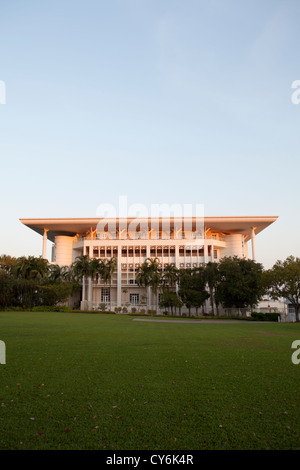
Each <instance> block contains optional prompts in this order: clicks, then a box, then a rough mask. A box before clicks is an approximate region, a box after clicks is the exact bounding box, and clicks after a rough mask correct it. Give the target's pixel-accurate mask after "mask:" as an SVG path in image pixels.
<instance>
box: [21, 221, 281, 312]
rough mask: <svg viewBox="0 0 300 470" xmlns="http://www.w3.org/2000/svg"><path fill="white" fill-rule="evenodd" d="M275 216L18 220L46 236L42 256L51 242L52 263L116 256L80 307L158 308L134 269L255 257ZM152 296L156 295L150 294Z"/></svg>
mask: <svg viewBox="0 0 300 470" xmlns="http://www.w3.org/2000/svg"><path fill="white" fill-rule="evenodd" d="M276 219H277V216H275V217H271V216H269V217H205V218H203V220H201V221H199V220H197V219H196V218H193V217H184V218H180V219H175V218H169V219H163V218H156V219H153V218H152V219H130V218H129V219H119V218H118V219H96V218H93V219H87V218H80V219H20V220H21V222H22V223H23V224H24V225H26V226H27V227H29V228H31V229H32V230H34V231H36V232H37V233H39V234H41V235H42V236H43V257H44V258H46V249H47V243H48V241H50V242H52V244H53V247H52V259H51V262H52V263H54V264H58V265H60V266H69V265H71V264H72V262H74V261H75V259H76V258H77V257H78V256H80V255H88V256H89V257H90V258H99V259H111V258H115V259H116V260H117V268H116V270H115V272H114V274H113V276H112V279H111V281H110V282H109V283H106V284H105V283H104V282H103V281H102V280H101V279H99V280H97V281H96V280H93V281H91V280H88V279H85V280H84V282H83V290H82V300H81V308H82V309H89V310H90V309H95V308H96V309H97V308H98V307H99V304H101V303H105V304H107V305H108V307H109V308H110V309H114V308H115V307H123V306H127V307H129V308H130V307H136V306H139V307H140V306H146V305H145V303H146V299H148V305H147V306H146V307H147V308H157V300H156V302H155V301H154V299H152V300H151V292H150V291H148V292H147V291H146V288H142V287H139V286H138V285H137V283H136V272H137V270H138V268H139V267H140V266H141V264H142V263H143V262H144V261H145V260H146V259H147V258H158V260H159V264H160V268H161V269H162V271H163V270H164V266H165V265H167V264H174V265H175V266H176V267H178V268H193V267H198V266H203V265H205V264H206V263H208V262H209V261H210V262H218V261H219V260H220V259H221V258H223V257H225V256H238V257H244V258H246V259H248V257H249V258H251V259H254V260H256V247H255V237H256V235H257V234H259V233H260V232H261V231H262V230H264V229H265V228H266V227H268V226H269V225H270V224H272V223H273V222H275V220H276ZM152 297H153V296H152Z"/></svg>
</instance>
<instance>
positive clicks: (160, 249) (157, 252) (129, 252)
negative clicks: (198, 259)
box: [86, 245, 218, 258]
mask: <svg viewBox="0 0 300 470" xmlns="http://www.w3.org/2000/svg"><path fill="white" fill-rule="evenodd" d="M207 249H208V256H211V250H212V246H211V245H208V247H207ZM90 250H93V252H91V254H93V257H95V258H111V257H117V256H118V248H117V247H110V246H108V247H94V248H92V247H86V253H87V254H88V255H89V254H90ZM178 251H179V256H204V247H203V246H201V247H199V246H196V245H195V246H180V247H179V250H178ZM217 253H218V250H214V258H217ZM121 256H122V257H123V258H133V257H138V258H140V257H146V256H147V250H146V247H145V246H136V247H131V246H129V247H127V246H122V249H121ZM161 256H164V257H169V256H175V246H151V247H150V257H161Z"/></svg>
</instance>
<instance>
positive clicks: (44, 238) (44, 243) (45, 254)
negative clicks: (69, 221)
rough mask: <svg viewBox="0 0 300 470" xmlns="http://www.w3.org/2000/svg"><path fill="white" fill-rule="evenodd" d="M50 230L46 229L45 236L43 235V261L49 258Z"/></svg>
mask: <svg viewBox="0 0 300 470" xmlns="http://www.w3.org/2000/svg"><path fill="white" fill-rule="evenodd" d="M48 230H49V229H48V228H44V235H43V259H46V258H47V232H48Z"/></svg>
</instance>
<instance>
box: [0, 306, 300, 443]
mask: <svg viewBox="0 0 300 470" xmlns="http://www.w3.org/2000/svg"><path fill="white" fill-rule="evenodd" d="M0 339H1V340H3V341H4V342H5V343H6V364H5V365H4V364H2V365H0V449H106V450H124V449H127V450H130V449H135V450H141V449H150V450H156V449H158V450H196V449H209V450H213V449H243V450H247V449H276V450H279V449H300V407H299V405H300V403H299V378H300V364H299V366H297V365H294V364H293V363H292V362H291V354H292V352H293V350H292V349H291V344H292V342H293V341H294V340H296V339H300V325H298V324H280V323H279V324H277V323H256V322H239V323H238V324H231V323H230V322H227V323H226V324H206V323H199V324H194V323H190V324H184V323H181V324H176V323H175V322H174V321H173V322H172V323H157V322H156V323H151V322H141V321H135V320H134V319H133V317H129V316H126V315H105V314H98V315H97V314H86V313H85V314H79V313H43V312H35V313H30V312H24V313H20V312H1V313H0Z"/></svg>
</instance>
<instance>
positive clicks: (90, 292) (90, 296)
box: [88, 244, 94, 310]
mask: <svg viewBox="0 0 300 470" xmlns="http://www.w3.org/2000/svg"><path fill="white" fill-rule="evenodd" d="M93 249H94V247H93V245H92V244H91V245H90V247H89V257H90V258H91V259H92V258H93ZM88 301H89V310H92V308H93V279H92V277H89V279H88Z"/></svg>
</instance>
